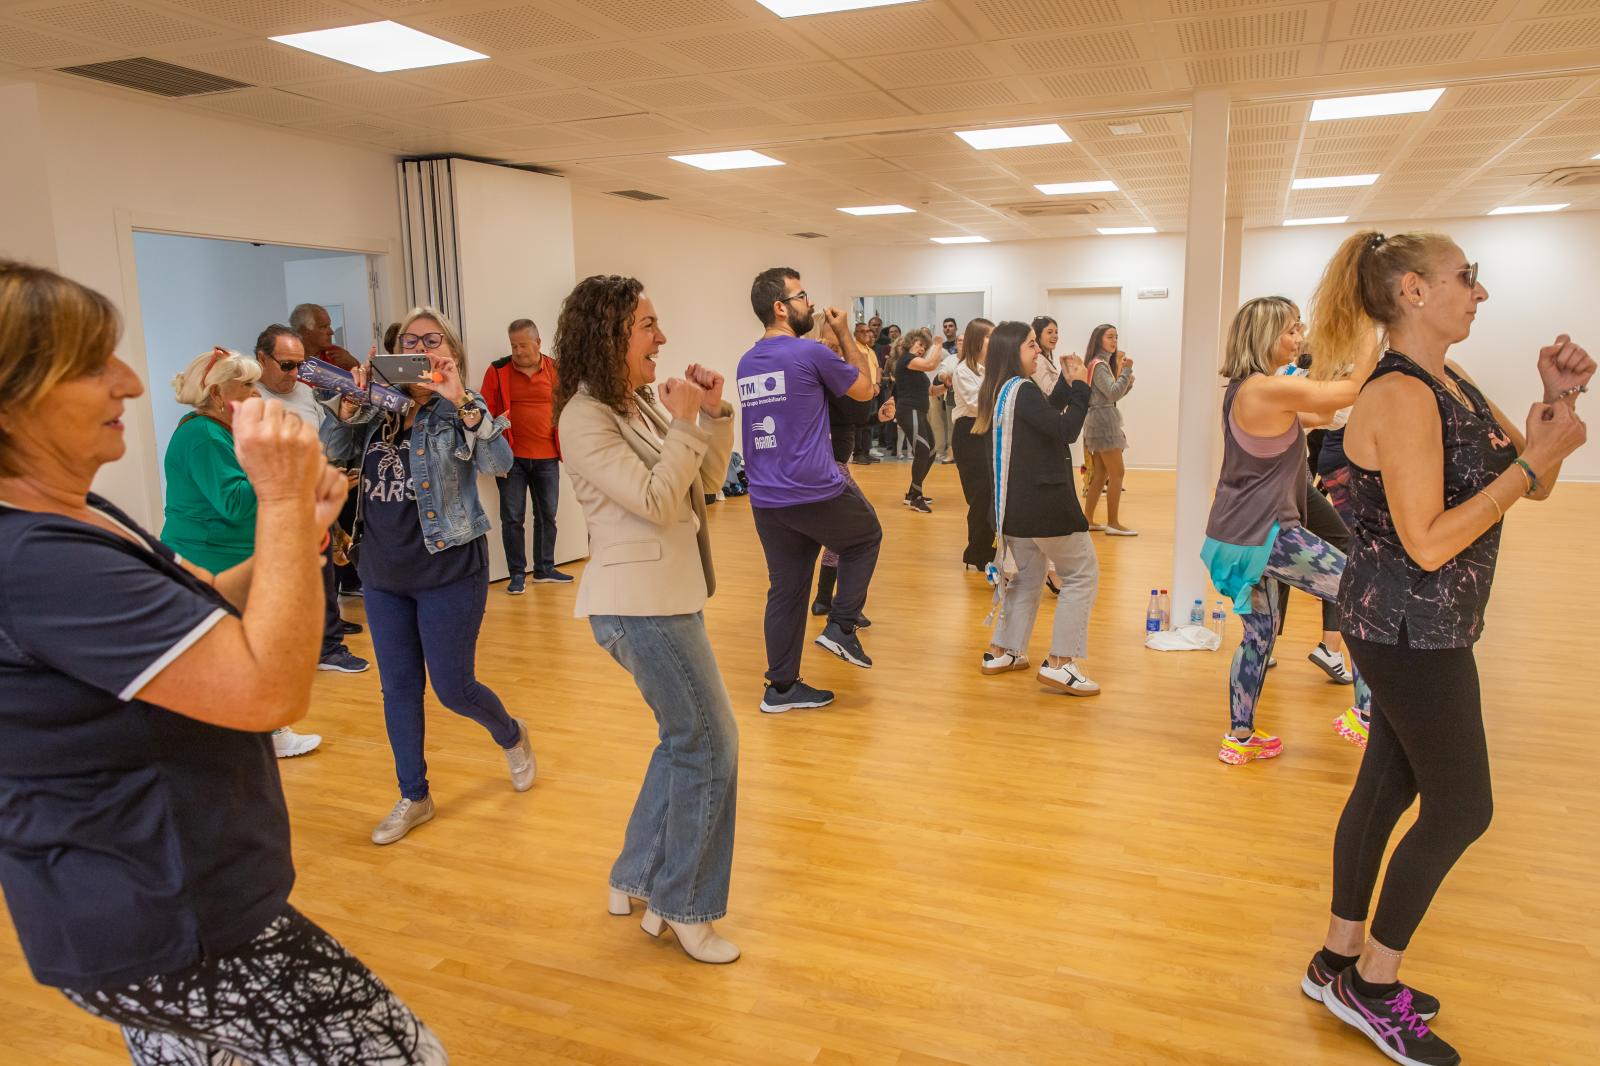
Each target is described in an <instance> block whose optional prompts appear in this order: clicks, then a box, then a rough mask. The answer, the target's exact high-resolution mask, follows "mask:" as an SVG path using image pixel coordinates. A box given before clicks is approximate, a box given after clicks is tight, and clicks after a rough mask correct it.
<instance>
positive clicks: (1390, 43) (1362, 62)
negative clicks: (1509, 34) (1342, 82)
mask: <svg viewBox="0 0 1600 1066" xmlns="http://www.w3.org/2000/svg"><path fill="white" fill-rule="evenodd" d="M1493 35H1494V32H1493V30H1492V29H1489V28H1487V27H1482V28H1477V29H1455V30H1438V31H1433V32H1428V33H1412V34H1406V35H1404V36H1400V37H1374V38H1366V39H1362V40H1357V41H1343V42H1339V43H1336V44H1332V45H1330V46H1329V47H1328V50H1327V53H1326V55H1325V56H1324V59H1323V64H1322V69H1323V72H1324V73H1328V74H1352V73H1360V72H1362V71H1369V70H1382V71H1389V70H1396V69H1406V68H1413V69H1422V68H1426V67H1432V66H1439V65H1441V64H1447V63H1464V62H1468V61H1470V60H1473V59H1476V58H1478V57H1479V55H1480V54H1482V53H1483V50H1484V47H1485V46H1486V45H1487V44H1488V43H1489V41H1490V39H1491V38H1492V37H1493Z"/></svg>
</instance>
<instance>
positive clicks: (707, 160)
mask: <svg viewBox="0 0 1600 1066" xmlns="http://www.w3.org/2000/svg"><path fill="white" fill-rule="evenodd" d="M667 158H668V159H676V160H677V161H678V162H680V163H688V164H689V165H690V166H691V167H699V168H700V169H701V170H746V169H749V168H750V167H781V166H783V165H784V164H783V160H781V159H774V158H772V157H771V156H770V155H762V154H761V153H760V152H752V151H751V150H750V149H748V148H743V149H740V150H739V151H737V152H698V153H696V154H694V155H669V156H668V157H667Z"/></svg>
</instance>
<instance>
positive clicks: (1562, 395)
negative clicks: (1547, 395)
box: [1555, 385, 1589, 403]
mask: <svg viewBox="0 0 1600 1066" xmlns="http://www.w3.org/2000/svg"><path fill="white" fill-rule="evenodd" d="M1588 391H1589V386H1587V385H1573V386H1571V387H1570V388H1565V389H1562V390H1561V391H1560V392H1558V393H1556V399H1555V402H1556V403H1560V402H1561V401H1562V400H1565V399H1566V398H1567V397H1568V396H1581V395H1583V394H1584V393H1586V392H1588Z"/></svg>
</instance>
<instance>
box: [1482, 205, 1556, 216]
mask: <svg viewBox="0 0 1600 1066" xmlns="http://www.w3.org/2000/svg"><path fill="white" fill-rule="evenodd" d="M1571 206H1572V205H1571V204H1514V205H1512V206H1511V207H1497V208H1495V209H1494V210H1493V211H1490V212H1489V213H1490V214H1491V215H1542V214H1544V213H1546V212H1547V211H1560V210H1561V209H1562V208H1565V207H1571Z"/></svg>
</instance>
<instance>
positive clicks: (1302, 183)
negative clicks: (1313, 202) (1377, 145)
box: [1290, 174, 1378, 189]
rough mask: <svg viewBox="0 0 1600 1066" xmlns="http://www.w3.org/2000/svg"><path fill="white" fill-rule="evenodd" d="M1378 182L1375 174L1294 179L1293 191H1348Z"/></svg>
mask: <svg viewBox="0 0 1600 1066" xmlns="http://www.w3.org/2000/svg"><path fill="white" fill-rule="evenodd" d="M1377 180H1378V175H1376V174H1341V175H1339V176H1338V177H1333V178H1295V179H1294V183H1293V185H1291V186H1290V187H1291V188H1295V189H1349V188H1353V187H1355V186H1357V185H1371V184H1373V183H1375V182H1376V181H1377Z"/></svg>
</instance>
